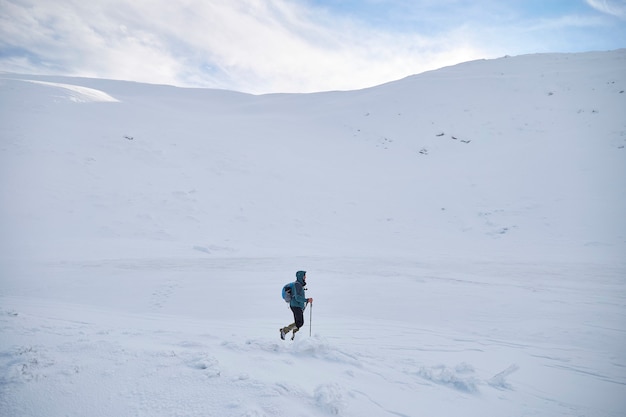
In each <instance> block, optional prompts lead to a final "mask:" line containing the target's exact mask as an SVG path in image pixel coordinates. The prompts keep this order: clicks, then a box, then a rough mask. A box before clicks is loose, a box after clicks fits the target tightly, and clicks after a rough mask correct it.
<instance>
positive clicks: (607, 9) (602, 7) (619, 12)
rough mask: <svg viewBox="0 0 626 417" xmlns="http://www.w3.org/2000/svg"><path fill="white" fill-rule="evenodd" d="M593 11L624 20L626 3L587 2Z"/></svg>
mask: <svg viewBox="0 0 626 417" xmlns="http://www.w3.org/2000/svg"><path fill="white" fill-rule="evenodd" d="M587 4H588V5H589V6H591V7H593V8H594V9H596V10H598V11H600V12H602V13H606V14H610V15H613V16H615V17H618V18H620V19H624V20H626V1H624V0H587Z"/></svg>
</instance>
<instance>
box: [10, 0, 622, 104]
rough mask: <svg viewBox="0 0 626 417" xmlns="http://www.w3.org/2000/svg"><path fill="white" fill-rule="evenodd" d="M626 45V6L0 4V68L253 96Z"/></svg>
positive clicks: (429, 1)
mask: <svg viewBox="0 0 626 417" xmlns="http://www.w3.org/2000/svg"><path fill="white" fill-rule="evenodd" d="M624 47H626V0H89V1H85V0H0V71H6V72H18V73H29V74H52V75H76V76H88V77H98V78H111V79H122V80H133V81H140V82H149V83H159V84H172V85H177V86H187V87H209V88H221V89H228V90H237V91H244V92H249V93H255V94H258V93H268V92H312V91H325V90H352V89H359V88H364V87H369V86H373V85H378V84H381V83H384V82H388V81H393V80H397V79H400V78H403V77H406V76H408V75H412V74H416V73H420V72H423V71H427V70H431V69H436V68H440V67H443V66H447V65H452V64H456V63H459V62H464V61H469V60H473V59H481V58H496V57H500V56H503V55H520V54H527V53H538V52H582V51H591V50H611V49H618V48H624Z"/></svg>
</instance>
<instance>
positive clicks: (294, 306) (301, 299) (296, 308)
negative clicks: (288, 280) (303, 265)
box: [280, 271, 313, 340]
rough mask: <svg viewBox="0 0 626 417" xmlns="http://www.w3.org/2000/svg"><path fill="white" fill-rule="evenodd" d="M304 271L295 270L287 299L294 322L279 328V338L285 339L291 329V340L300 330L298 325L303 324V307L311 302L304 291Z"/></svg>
mask: <svg viewBox="0 0 626 417" xmlns="http://www.w3.org/2000/svg"><path fill="white" fill-rule="evenodd" d="M305 287H306V271H298V272H296V281H295V282H294V283H293V286H292V288H293V289H294V291H293V293H292V294H291V301H289V307H290V308H291V311H292V312H293V319H294V322H293V323H291V324H290V325H288V326H286V327H283V328H281V329H280V338H281V339H283V340H285V335H286V334H288V333H289V332H290V331H292V330H293V334H292V335H291V340H293V338H294V337H296V333H297V332H298V330H300V327H302V326H303V325H304V309H305V308H306V305H307V304H308V303H311V304H313V299H312V298H306V296H305V295H304V291H305V290H306V288H305Z"/></svg>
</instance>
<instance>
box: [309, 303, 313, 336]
mask: <svg viewBox="0 0 626 417" xmlns="http://www.w3.org/2000/svg"><path fill="white" fill-rule="evenodd" d="M312 324H313V303H311V308H310V309H309V337H311V325H312Z"/></svg>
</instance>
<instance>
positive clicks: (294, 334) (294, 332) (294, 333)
mask: <svg viewBox="0 0 626 417" xmlns="http://www.w3.org/2000/svg"><path fill="white" fill-rule="evenodd" d="M298 330H300V329H298V328H297V327H296V328H295V329H293V333H292V334H291V340H293V339H294V338H295V337H296V333H298Z"/></svg>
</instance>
